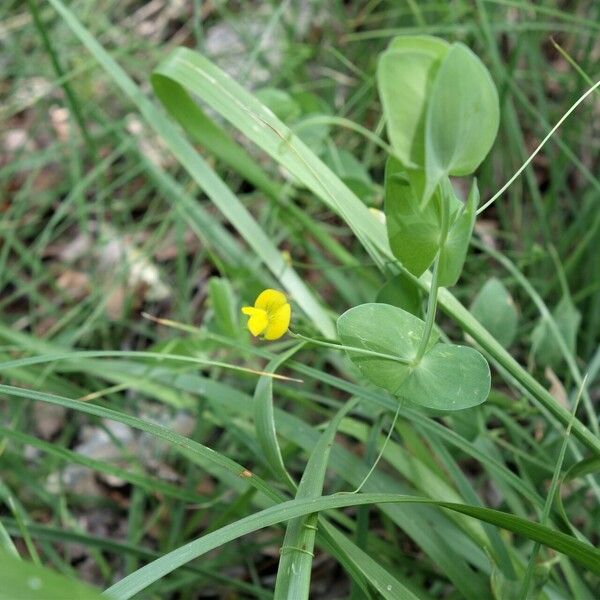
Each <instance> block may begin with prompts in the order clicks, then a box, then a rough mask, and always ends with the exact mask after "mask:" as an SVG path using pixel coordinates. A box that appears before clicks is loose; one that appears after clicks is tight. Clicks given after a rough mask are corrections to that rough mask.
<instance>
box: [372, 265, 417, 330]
mask: <svg viewBox="0 0 600 600" xmlns="http://www.w3.org/2000/svg"><path fill="white" fill-rule="evenodd" d="M376 300H377V302H379V303H381V304H391V305H392V306H397V307H398V308H401V309H402V310H405V311H407V312H409V313H410V314H412V315H415V317H419V319H421V318H423V293H422V292H421V288H420V287H418V286H417V284H416V283H415V282H414V281H413V280H412V279H410V278H409V277H407V276H406V275H405V274H404V273H400V274H399V275H396V276H395V277H392V279H390V280H389V281H388V282H387V283H386V284H385V285H384V286H383V287H382V288H381V289H380V290H379V292H378V293H377V299H376Z"/></svg>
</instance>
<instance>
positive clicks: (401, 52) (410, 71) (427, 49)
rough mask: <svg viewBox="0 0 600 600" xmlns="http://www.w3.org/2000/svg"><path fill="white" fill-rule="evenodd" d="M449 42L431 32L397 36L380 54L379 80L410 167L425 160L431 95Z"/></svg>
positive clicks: (398, 146) (391, 129)
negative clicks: (428, 100)
mask: <svg viewBox="0 0 600 600" xmlns="http://www.w3.org/2000/svg"><path fill="white" fill-rule="evenodd" d="M448 48H449V45H448V43H447V42H445V41H443V40H440V39H437V38H433V37H430V36H406V37H401V38H396V39H395V40H394V41H393V42H392V43H391V44H390V47H389V48H388V50H386V51H385V52H384V53H383V54H382V55H381V56H380V58H379V63H378V66H377V84H378V87H379V95H380V97H381V102H382V105H383V112H384V114H385V117H386V121H387V131H388V137H389V138H390V142H391V144H392V147H393V148H394V151H395V153H396V155H397V156H398V158H400V160H401V161H402V163H403V164H404V165H405V166H407V167H421V168H422V167H423V166H424V164H425V146H424V127H425V114H426V104H427V99H428V97H429V95H430V90H431V86H432V84H433V81H434V78H435V74H436V72H437V68H438V66H439V64H440V61H441V58H442V57H443V56H444V55H445V54H446V52H447V51H448Z"/></svg>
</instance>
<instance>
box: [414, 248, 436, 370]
mask: <svg viewBox="0 0 600 600" xmlns="http://www.w3.org/2000/svg"><path fill="white" fill-rule="evenodd" d="M441 256H442V248H440V251H439V252H438V254H437V256H436V257H435V264H434V265H433V276H432V278H431V288H430V290H429V298H428V300H427V316H426V317H425V329H424V331H423V337H422V338H421V342H420V343H419V349H418V350H417V355H416V356H415V359H414V361H413V363H414V364H415V365H418V364H419V362H420V361H421V359H422V358H423V355H424V354H425V350H426V349H427V344H428V343H429V338H430V337H431V331H432V330H433V324H434V323H435V313H436V309H437V299H438V272H439V268H440V259H441Z"/></svg>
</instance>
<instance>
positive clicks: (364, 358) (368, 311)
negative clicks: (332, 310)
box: [337, 303, 437, 394]
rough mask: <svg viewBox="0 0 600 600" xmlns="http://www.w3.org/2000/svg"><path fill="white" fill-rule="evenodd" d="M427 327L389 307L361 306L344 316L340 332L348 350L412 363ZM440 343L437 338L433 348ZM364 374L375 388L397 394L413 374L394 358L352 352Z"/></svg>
mask: <svg viewBox="0 0 600 600" xmlns="http://www.w3.org/2000/svg"><path fill="white" fill-rule="evenodd" d="M424 328H425V323H424V322H423V321H422V320H421V319H418V318H417V317H415V316H414V315H411V314H410V313H408V312H406V311H405V310H402V309H401V308H397V307H396V306H390V305H389V304H376V303H371V304H361V305H359V306H355V307H354V308H351V309H350V310H348V311H346V312H345V313H344V314H343V315H341V316H340V317H339V319H338V321H337V329H338V334H339V337H340V340H341V342H342V343H343V344H344V345H346V346H352V347H354V348H361V349H364V350H369V351H371V352H378V353H381V354H386V355H389V356H390V357H398V358H400V359H403V360H411V359H412V358H414V356H416V353H417V349H418V347H419V342H420V341H421V337H422V335H423V330H424ZM436 341H437V334H435V333H434V334H433V335H432V336H431V339H430V340H429V346H431V345H433V344H434V343H435V342H436ZM348 355H349V356H350V359H351V360H352V362H353V363H354V364H355V365H356V366H357V367H358V369H359V370H360V371H361V373H362V374H363V375H364V376H365V377H366V378H367V379H368V380H369V381H371V382H372V383H374V384H375V385H377V386H379V387H382V388H384V389H386V390H388V391H389V392H391V393H392V394H395V393H396V392H397V390H398V388H399V387H400V385H401V384H402V382H403V381H404V380H405V379H406V377H407V376H408V374H409V367H408V366H407V365H404V364H401V363H400V362H398V361H396V360H394V359H393V358H383V357H379V356H369V355H365V354H358V353H354V352H351V351H349V352H348Z"/></svg>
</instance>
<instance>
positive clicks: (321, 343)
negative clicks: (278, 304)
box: [288, 331, 412, 366]
mask: <svg viewBox="0 0 600 600" xmlns="http://www.w3.org/2000/svg"><path fill="white" fill-rule="evenodd" d="M288 333H289V334H290V335H291V336H292V337H295V338H298V339H300V340H305V341H307V342H311V343H312V344H316V345H317V346H324V347H325V348H335V349H336V350H346V351H348V352H354V353H355V354H364V355H365V356H374V357H376V358H385V359H387V360H393V361H394V362H397V363H400V364H401V365H407V366H409V365H411V364H412V361H410V360H408V359H406V358H402V357H401V356H395V355H394V354H385V353H383V352H375V351H374V350H367V349H366V348H357V347H356V346H344V345H343V344H334V343H333V342H325V341H323V340H316V339H314V338H311V337H307V336H305V335H301V334H299V333H295V332H294V331H288Z"/></svg>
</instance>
